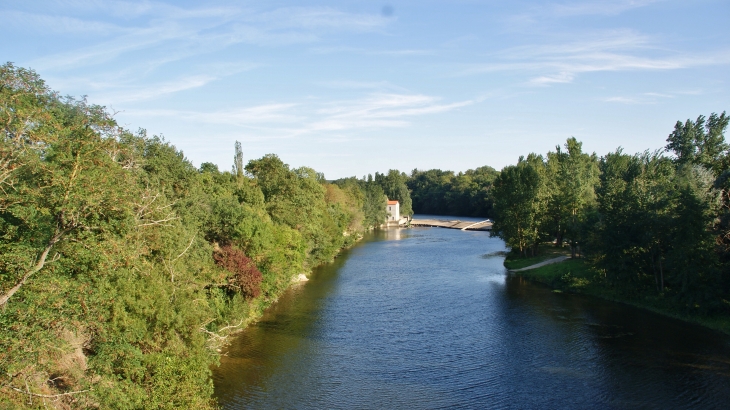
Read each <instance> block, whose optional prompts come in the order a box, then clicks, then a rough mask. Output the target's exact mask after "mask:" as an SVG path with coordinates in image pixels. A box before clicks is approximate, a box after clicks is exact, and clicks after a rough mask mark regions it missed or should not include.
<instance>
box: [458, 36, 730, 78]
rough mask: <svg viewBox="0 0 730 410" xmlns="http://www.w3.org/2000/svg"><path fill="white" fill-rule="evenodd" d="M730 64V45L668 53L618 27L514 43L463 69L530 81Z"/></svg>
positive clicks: (645, 38)
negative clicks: (576, 38) (535, 42)
mask: <svg viewBox="0 0 730 410" xmlns="http://www.w3.org/2000/svg"><path fill="white" fill-rule="evenodd" d="M721 64H730V49H725V50H719V51H714V52H706V53H702V54H700V53H683V52H679V51H668V50H665V49H663V48H662V47H659V46H657V45H656V44H655V43H653V42H652V41H651V39H649V38H648V37H646V36H642V35H640V34H637V33H635V32H633V31H628V30H614V31H608V32H604V33H599V34H598V35H595V34H594V35H593V36H589V38H587V39H585V40H581V41H569V42H563V43H550V44H541V45H530V46H522V47H514V48H510V49H507V50H503V51H500V52H498V53H495V54H494V55H493V61H491V62H487V63H483V64H472V65H469V66H467V67H466V68H464V69H463V70H462V71H461V72H460V73H461V74H462V75H465V74H477V73H488V72H499V71H516V72H522V73H524V74H525V75H526V76H528V78H529V80H528V84H532V85H543V86H544V85H550V84H557V83H569V82H572V81H573V80H574V79H575V78H576V77H577V76H578V75H579V74H582V73H590V72H601V71H638V70H676V69H684V68H690V67H699V66H708V65H721Z"/></svg>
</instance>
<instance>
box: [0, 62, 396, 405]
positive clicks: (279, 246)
mask: <svg viewBox="0 0 730 410" xmlns="http://www.w3.org/2000/svg"><path fill="white" fill-rule="evenodd" d="M0 123H1V124H2V131H0V306H2V307H0V407H3V408H6V407H26V406H27V407H36V408H46V407H56V408H69V407H72V408H104V409H107V408H112V409H113V408H119V409H130V408H208V407H214V405H215V403H214V402H213V401H212V399H211V394H212V382H211V380H210V366H211V365H213V364H215V363H216V361H217V352H216V348H217V347H219V345H220V343H221V342H222V341H223V340H225V337H226V335H227V334H229V333H230V332H232V331H235V330H236V329H238V328H240V327H241V326H245V324H246V323H248V322H249V321H250V320H251V319H252V318H254V317H256V316H257V315H258V314H259V313H260V312H261V310H262V309H263V308H264V307H265V306H267V305H268V304H270V303H271V302H272V301H274V300H275V299H276V298H277V297H278V296H279V295H280V293H281V292H282V291H283V290H284V289H285V288H286V287H288V286H289V284H290V283H291V281H292V278H293V277H295V276H297V275H299V274H300V273H306V272H308V271H309V270H310V269H311V268H312V267H313V266H316V265H318V264H321V263H322V262H325V261H328V260H331V259H332V258H333V257H334V256H335V255H336V253H337V252H338V251H339V250H340V249H341V248H342V247H345V246H348V245H350V244H351V243H353V242H354V241H356V240H357V239H358V237H359V235H360V234H359V232H360V231H361V230H362V228H363V226H364V225H365V223H364V221H365V213H364V212H363V209H364V202H365V200H366V198H368V194H367V191H363V190H361V189H360V188H359V186H358V185H346V186H338V185H333V184H329V183H327V182H326V181H325V180H324V178H323V176H322V175H321V174H317V173H316V172H315V171H314V170H312V169H310V168H297V169H290V168H289V166H288V165H286V164H284V163H283V162H282V161H281V160H280V159H279V158H277V157H276V156H275V155H267V156H265V157H263V158H261V159H258V160H253V161H250V162H249V163H248V165H246V166H245V167H244V164H243V152H242V150H243V147H242V146H241V144H238V143H237V144H236V147H235V154H234V158H233V159H234V166H233V171H232V172H221V171H220V170H219V169H218V168H217V167H216V166H215V165H213V164H210V163H205V164H202V165H201V167H200V169H196V168H195V167H194V166H193V165H192V164H191V163H190V162H189V161H188V160H187V159H186V158H185V157H184V155H183V153H182V152H180V151H178V150H176V149H175V147H173V146H172V145H170V144H169V143H168V142H166V141H165V140H163V139H161V138H158V137H149V136H147V135H146V133H145V132H144V130H140V131H138V132H136V133H131V132H129V131H127V130H125V129H123V128H121V127H119V126H118V125H117V124H116V122H115V121H114V119H113V118H112V116H111V115H110V114H109V113H108V112H107V111H106V110H105V109H104V108H103V107H99V106H95V105H90V104H88V103H87V102H86V101H85V100H75V99H72V98H62V97H60V96H59V95H58V94H57V93H55V92H53V91H51V90H49V89H48V88H47V86H46V85H45V83H44V82H43V81H42V80H41V79H40V78H39V77H38V76H37V74H35V73H34V72H33V71H30V70H26V69H23V68H17V67H15V66H13V65H12V64H9V63H8V64H5V65H3V66H0ZM379 195H380V196H381V198H380V199H382V197H383V193H382V189H381V191H380V192H379ZM381 210H382V211H383V212H384V210H385V206H382V207H381ZM384 219H385V217H384V215H383V217H382V218H381V219H380V220H381V221H383V220H384Z"/></svg>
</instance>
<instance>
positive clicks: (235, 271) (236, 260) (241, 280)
mask: <svg viewBox="0 0 730 410" xmlns="http://www.w3.org/2000/svg"><path fill="white" fill-rule="evenodd" d="M213 259H214V260H215V263H216V265H218V266H220V267H221V268H223V269H225V270H227V271H228V272H230V273H231V274H230V275H229V276H228V286H229V287H230V288H232V289H234V290H236V291H238V292H241V294H242V295H243V297H245V298H247V299H248V298H255V297H256V296H258V295H259V294H261V281H262V280H263V279H264V277H263V275H261V272H260V271H259V269H258V268H257V267H256V264H255V263H254V262H253V261H252V260H251V258H249V257H248V256H246V254H244V253H243V251H242V250H240V249H237V248H234V247H232V246H230V245H226V246H223V247H221V248H220V249H219V250H218V251H216V252H214V253H213Z"/></svg>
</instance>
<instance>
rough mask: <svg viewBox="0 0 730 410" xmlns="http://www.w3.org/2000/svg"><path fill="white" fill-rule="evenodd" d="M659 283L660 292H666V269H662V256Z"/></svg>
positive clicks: (660, 258)
mask: <svg viewBox="0 0 730 410" xmlns="http://www.w3.org/2000/svg"><path fill="white" fill-rule="evenodd" d="M659 277H660V280H659V283H660V284H661V285H660V287H659V288H660V289H661V290H660V292H664V269H662V254H659Z"/></svg>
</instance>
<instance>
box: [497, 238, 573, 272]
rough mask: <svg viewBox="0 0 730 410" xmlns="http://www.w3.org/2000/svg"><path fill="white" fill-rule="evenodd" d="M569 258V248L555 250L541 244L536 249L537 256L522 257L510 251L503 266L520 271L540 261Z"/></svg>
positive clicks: (552, 246)
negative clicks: (560, 257) (559, 257)
mask: <svg viewBox="0 0 730 410" xmlns="http://www.w3.org/2000/svg"><path fill="white" fill-rule="evenodd" d="M566 255H567V256H570V248H567V247H563V248H556V247H555V246H554V245H552V244H549V243H544V244H541V245H540V246H539V247H538V248H537V255H535V256H528V257H524V256H522V255H521V254H520V253H519V252H517V251H512V252H510V253H509V254H508V255H507V258H506V259H505V260H504V266H505V267H506V268H507V269H521V268H524V267H527V266H530V265H534V264H536V263H540V262H542V261H545V260H548V259H552V258H557V257H558V256H566Z"/></svg>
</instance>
